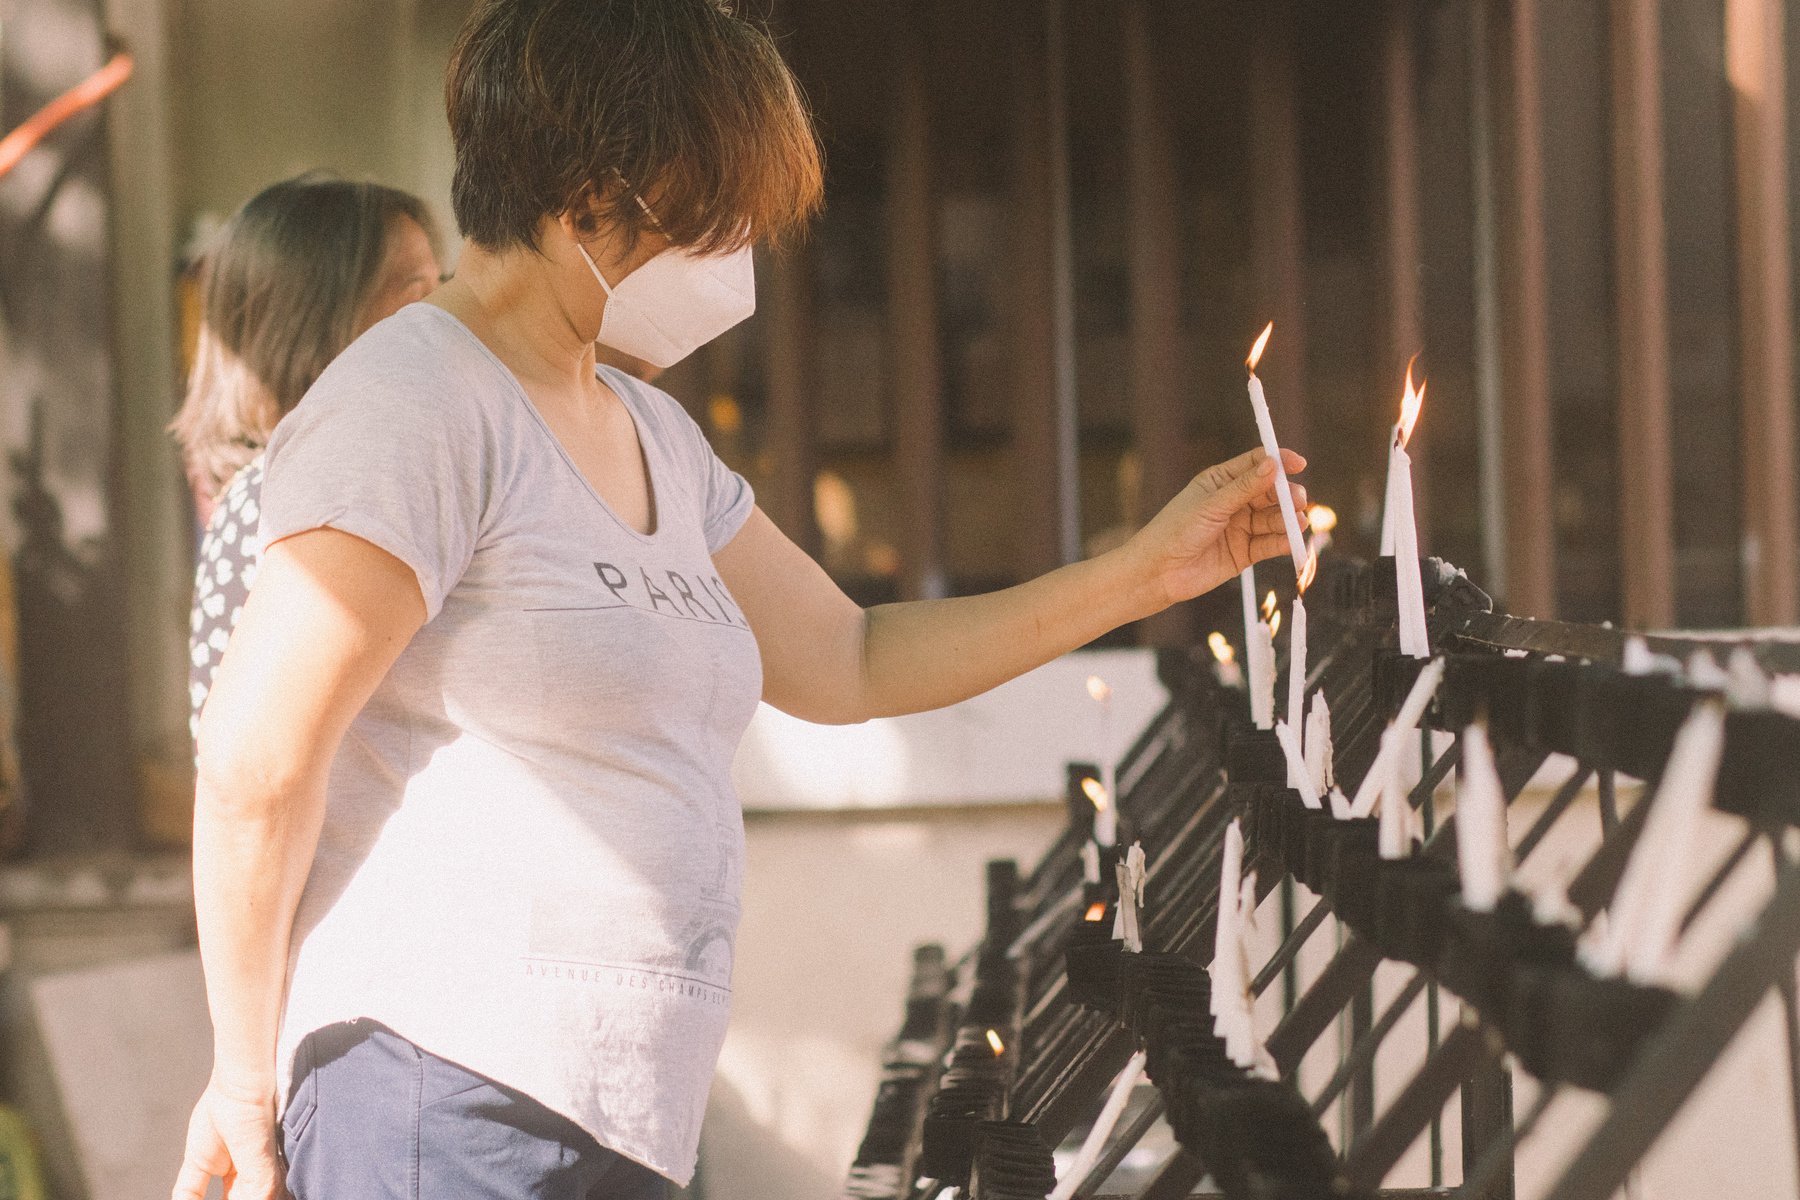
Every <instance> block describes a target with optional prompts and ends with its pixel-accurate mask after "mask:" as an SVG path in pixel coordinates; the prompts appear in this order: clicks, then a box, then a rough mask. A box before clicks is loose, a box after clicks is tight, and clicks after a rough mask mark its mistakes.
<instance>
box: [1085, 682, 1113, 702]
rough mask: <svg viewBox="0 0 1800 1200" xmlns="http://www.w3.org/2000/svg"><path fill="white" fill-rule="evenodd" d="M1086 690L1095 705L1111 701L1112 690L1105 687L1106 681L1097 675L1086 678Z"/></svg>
mask: <svg viewBox="0 0 1800 1200" xmlns="http://www.w3.org/2000/svg"><path fill="white" fill-rule="evenodd" d="M1087 689H1088V695H1089V696H1092V697H1093V698H1094V701H1095V703H1097V704H1105V703H1106V702H1107V701H1108V700H1111V699H1112V688H1111V687H1109V686H1108V685H1107V682H1106V680H1104V679H1102V678H1100V677H1099V676H1098V675H1089V676H1088V681H1087Z"/></svg>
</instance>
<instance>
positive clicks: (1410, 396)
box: [1400, 354, 1425, 450]
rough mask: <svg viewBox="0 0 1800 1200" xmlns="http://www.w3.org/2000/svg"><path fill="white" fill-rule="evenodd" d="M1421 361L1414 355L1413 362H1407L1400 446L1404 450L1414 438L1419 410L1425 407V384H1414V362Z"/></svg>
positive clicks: (1402, 399) (1401, 410) (1402, 400)
mask: <svg viewBox="0 0 1800 1200" xmlns="http://www.w3.org/2000/svg"><path fill="white" fill-rule="evenodd" d="M1418 361H1419V356H1418V355H1416V354H1415V355H1413V358H1412V362H1409V363H1407V364H1406V394H1405V395H1404V396H1402V397H1401V399H1400V448H1401V449H1402V450H1404V449H1405V448H1406V443H1407V442H1409V441H1411V440H1412V431H1413V426H1414V425H1416V424H1417V423H1418V420H1419V410H1420V409H1422V408H1424V407H1425V385H1424V384H1423V383H1421V384H1419V385H1418V387H1416V388H1415V387H1414V386H1413V363H1416V362H1418Z"/></svg>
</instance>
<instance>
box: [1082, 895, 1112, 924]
mask: <svg viewBox="0 0 1800 1200" xmlns="http://www.w3.org/2000/svg"><path fill="white" fill-rule="evenodd" d="M1105 918H1106V901H1104V900H1096V901H1094V902H1093V903H1092V904H1090V905H1088V909H1087V915H1085V916H1084V917H1082V920H1084V921H1086V922H1088V923H1089V924H1092V923H1094V922H1095V921H1101V920H1105Z"/></svg>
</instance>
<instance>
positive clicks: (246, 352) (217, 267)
mask: <svg viewBox="0 0 1800 1200" xmlns="http://www.w3.org/2000/svg"><path fill="white" fill-rule="evenodd" d="M396 217H410V218H411V219H412V220H414V221H416V222H418V224H419V226H420V228H422V229H424V230H425V232H426V236H427V237H430V238H432V240H433V242H434V244H435V241H436V238H435V235H434V233H433V230H432V223H431V218H430V216H429V214H428V213H427V211H426V209H425V205H424V204H423V203H421V202H420V201H419V200H418V199H417V198H416V197H414V196H411V195H409V194H407V193H406V192H402V191H398V190H396V189H394V188H388V187H382V186H381V185H379V184H374V183H357V182H351V181H349V180H342V179H333V178H331V177H329V176H323V175H317V174H308V175H302V176H299V177H297V178H294V179H287V180H283V181H282V182H280V183H277V184H274V185H273V186H271V187H268V188H265V189H264V190H263V191H261V192H259V193H258V194H257V195H256V196H255V197H253V198H252V199H251V200H250V201H249V202H248V203H246V204H245V205H244V206H243V207H242V208H240V209H238V211H237V212H236V213H234V214H232V217H231V219H230V220H229V221H227V222H226V224H225V227H224V229H223V230H222V231H221V232H220V236H219V238H218V240H217V242H216V243H215V244H214V246H213V248H212V249H211V250H210V251H208V253H207V255H206V258H205V262H204V266H203V268H202V273H201V284H200V291H201V301H200V305H201V312H202V320H201V325H200V331H199V339H198V342H197V344H196V347H195V354H194V366H193V370H192V372H191V373H190V374H189V376H188V384H187V396H186V398H185V399H184V400H183V402H182V405H181V411H180V412H178V413H177V414H176V415H175V420H174V421H173V422H172V423H171V424H170V426H169V431H170V432H171V433H172V434H174V435H175V438H176V440H177V441H178V442H180V443H181V448H182V459H183V463H184V466H185V467H186V470H187V475H188V481H189V483H190V484H191V485H192V486H193V489H194V492H195V495H196V496H198V497H199V498H200V500H201V501H202V503H203V504H210V503H211V502H212V501H213V500H214V499H215V498H217V496H218V494H219V493H220V492H221V491H222V490H224V487H225V485H226V484H227V483H229V482H230V481H231V477H232V476H233V475H235V474H237V472H238V471H239V470H241V469H242V468H243V467H244V465H245V464H246V463H248V462H249V461H250V460H251V459H253V458H255V457H256V455H257V454H259V453H261V451H262V448H263V446H264V445H265V444H266V443H267V442H268V440H269V434H270V433H271V432H273V430H274V428H275V423H276V422H277V421H279V420H281V418H282V417H283V416H285V415H286V414H287V413H288V412H289V410H291V409H292V408H293V407H294V405H296V404H298V403H299V402H300V397H301V396H303V395H305V394H306V389H307V388H309V387H311V386H312V385H313V381H314V380H316V379H317V378H318V377H319V373H320V372H322V371H323V370H324V369H325V367H326V365H327V364H328V363H330V362H331V360H332V359H334V358H336V357H337V356H338V355H339V354H340V353H342V351H343V349H344V347H346V346H348V345H349V344H350V342H351V341H352V340H353V339H354V337H355V336H356V333H357V331H358V329H359V327H360V325H361V316H362V310H363V307H364V303H365V301H366V300H367V299H368V293H369V291H370V289H371V288H372V286H373V285H374V284H375V282H376V281H377V279H378V278H379V276H380V272H381V264H382V259H383V257H384V256H385V254H386V251H387V241H388V236H389V233H390V231H391V229H392V228H393V224H394V219H395V218H396Z"/></svg>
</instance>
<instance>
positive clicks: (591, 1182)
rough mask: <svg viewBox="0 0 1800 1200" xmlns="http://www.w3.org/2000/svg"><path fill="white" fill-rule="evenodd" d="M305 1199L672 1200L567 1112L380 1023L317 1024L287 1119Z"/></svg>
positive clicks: (292, 1163) (293, 1170) (300, 1057)
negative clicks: (422, 1046) (449, 1059)
mask: <svg viewBox="0 0 1800 1200" xmlns="http://www.w3.org/2000/svg"><path fill="white" fill-rule="evenodd" d="M281 1146H282V1152H283V1154H284V1156H285V1157H286V1159H287V1164H288V1175H287V1186H288V1190H289V1191H290V1192H292V1193H293V1195H294V1197H295V1200H666V1197H667V1195H668V1181H667V1180H665V1179H664V1178H663V1177H662V1176H661V1175H658V1174H657V1173H656V1172H654V1171H652V1170H650V1169H649V1168H648V1167H644V1166H641V1165H639V1164H638V1163H635V1162H632V1161H631V1160H630V1159H628V1158H624V1157H622V1156H620V1155H618V1154H615V1153H613V1152H612V1151H611V1150H608V1149H606V1148H604V1147H603V1146H601V1145H600V1143H598V1142H596V1141H595V1140H594V1139H593V1137H592V1136H591V1135H589V1134H588V1133H587V1132H586V1131H584V1130H583V1129H581V1127H580V1126H578V1125H576V1124H575V1123H574V1122H573V1121H571V1120H569V1119H568V1118H567V1117H565V1116H563V1115H561V1114H560V1113H555V1112H552V1111H551V1110H550V1109H548V1108H545V1107H544V1106H543V1105H542V1104H539V1103H538V1102H537V1101H535V1100H533V1099H531V1098H530V1097H528V1096H526V1095H524V1094H523V1093H521V1092H518V1091H515V1090H513V1089H512V1088H509V1087H505V1086H504V1085H502V1084H498V1083H495V1082H494V1081H493V1080H491V1079H488V1078H486V1077H484V1076H481V1075H477V1074H475V1073H474V1072H473V1071H467V1070H464V1069H463V1068H462V1067H459V1066H457V1065H456V1064H455V1063H451V1062H446V1061H445V1060H444V1059H441V1058H439V1057H437V1056H436V1055H434V1054H428V1053H426V1052H425V1051H423V1050H420V1049H419V1048H418V1047H417V1046H415V1045H413V1044H412V1043H411V1042H409V1041H407V1040H406V1039H405V1038H403V1037H401V1036H399V1035H398V1034H396V1033H394V1032H393V1031H391V1030H389V1029H387V1028H385V1027H383V1026H381V1025H378V1024H376V1023H375V1022H373V1021H352V1022H346V1023H343V1024H339V1025H328V1026H326V1027H325V1028H323V1029H317V1030H314V1031H313V1032H312V1033H310V1034H308V1035H307V1036H306V1038H305V1039H304V1040H303V1041H302V1042H301V1043H300V1048H299V1051H298V1052H297V1054H296V1056H295V1060H294V1085H293V1092H292V1094H291V1097H290V1099H289V1101H288V1107H287V1111H286V1113H285V1114H284V1115H283V1117H282V1119H281Z"/></svg>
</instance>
